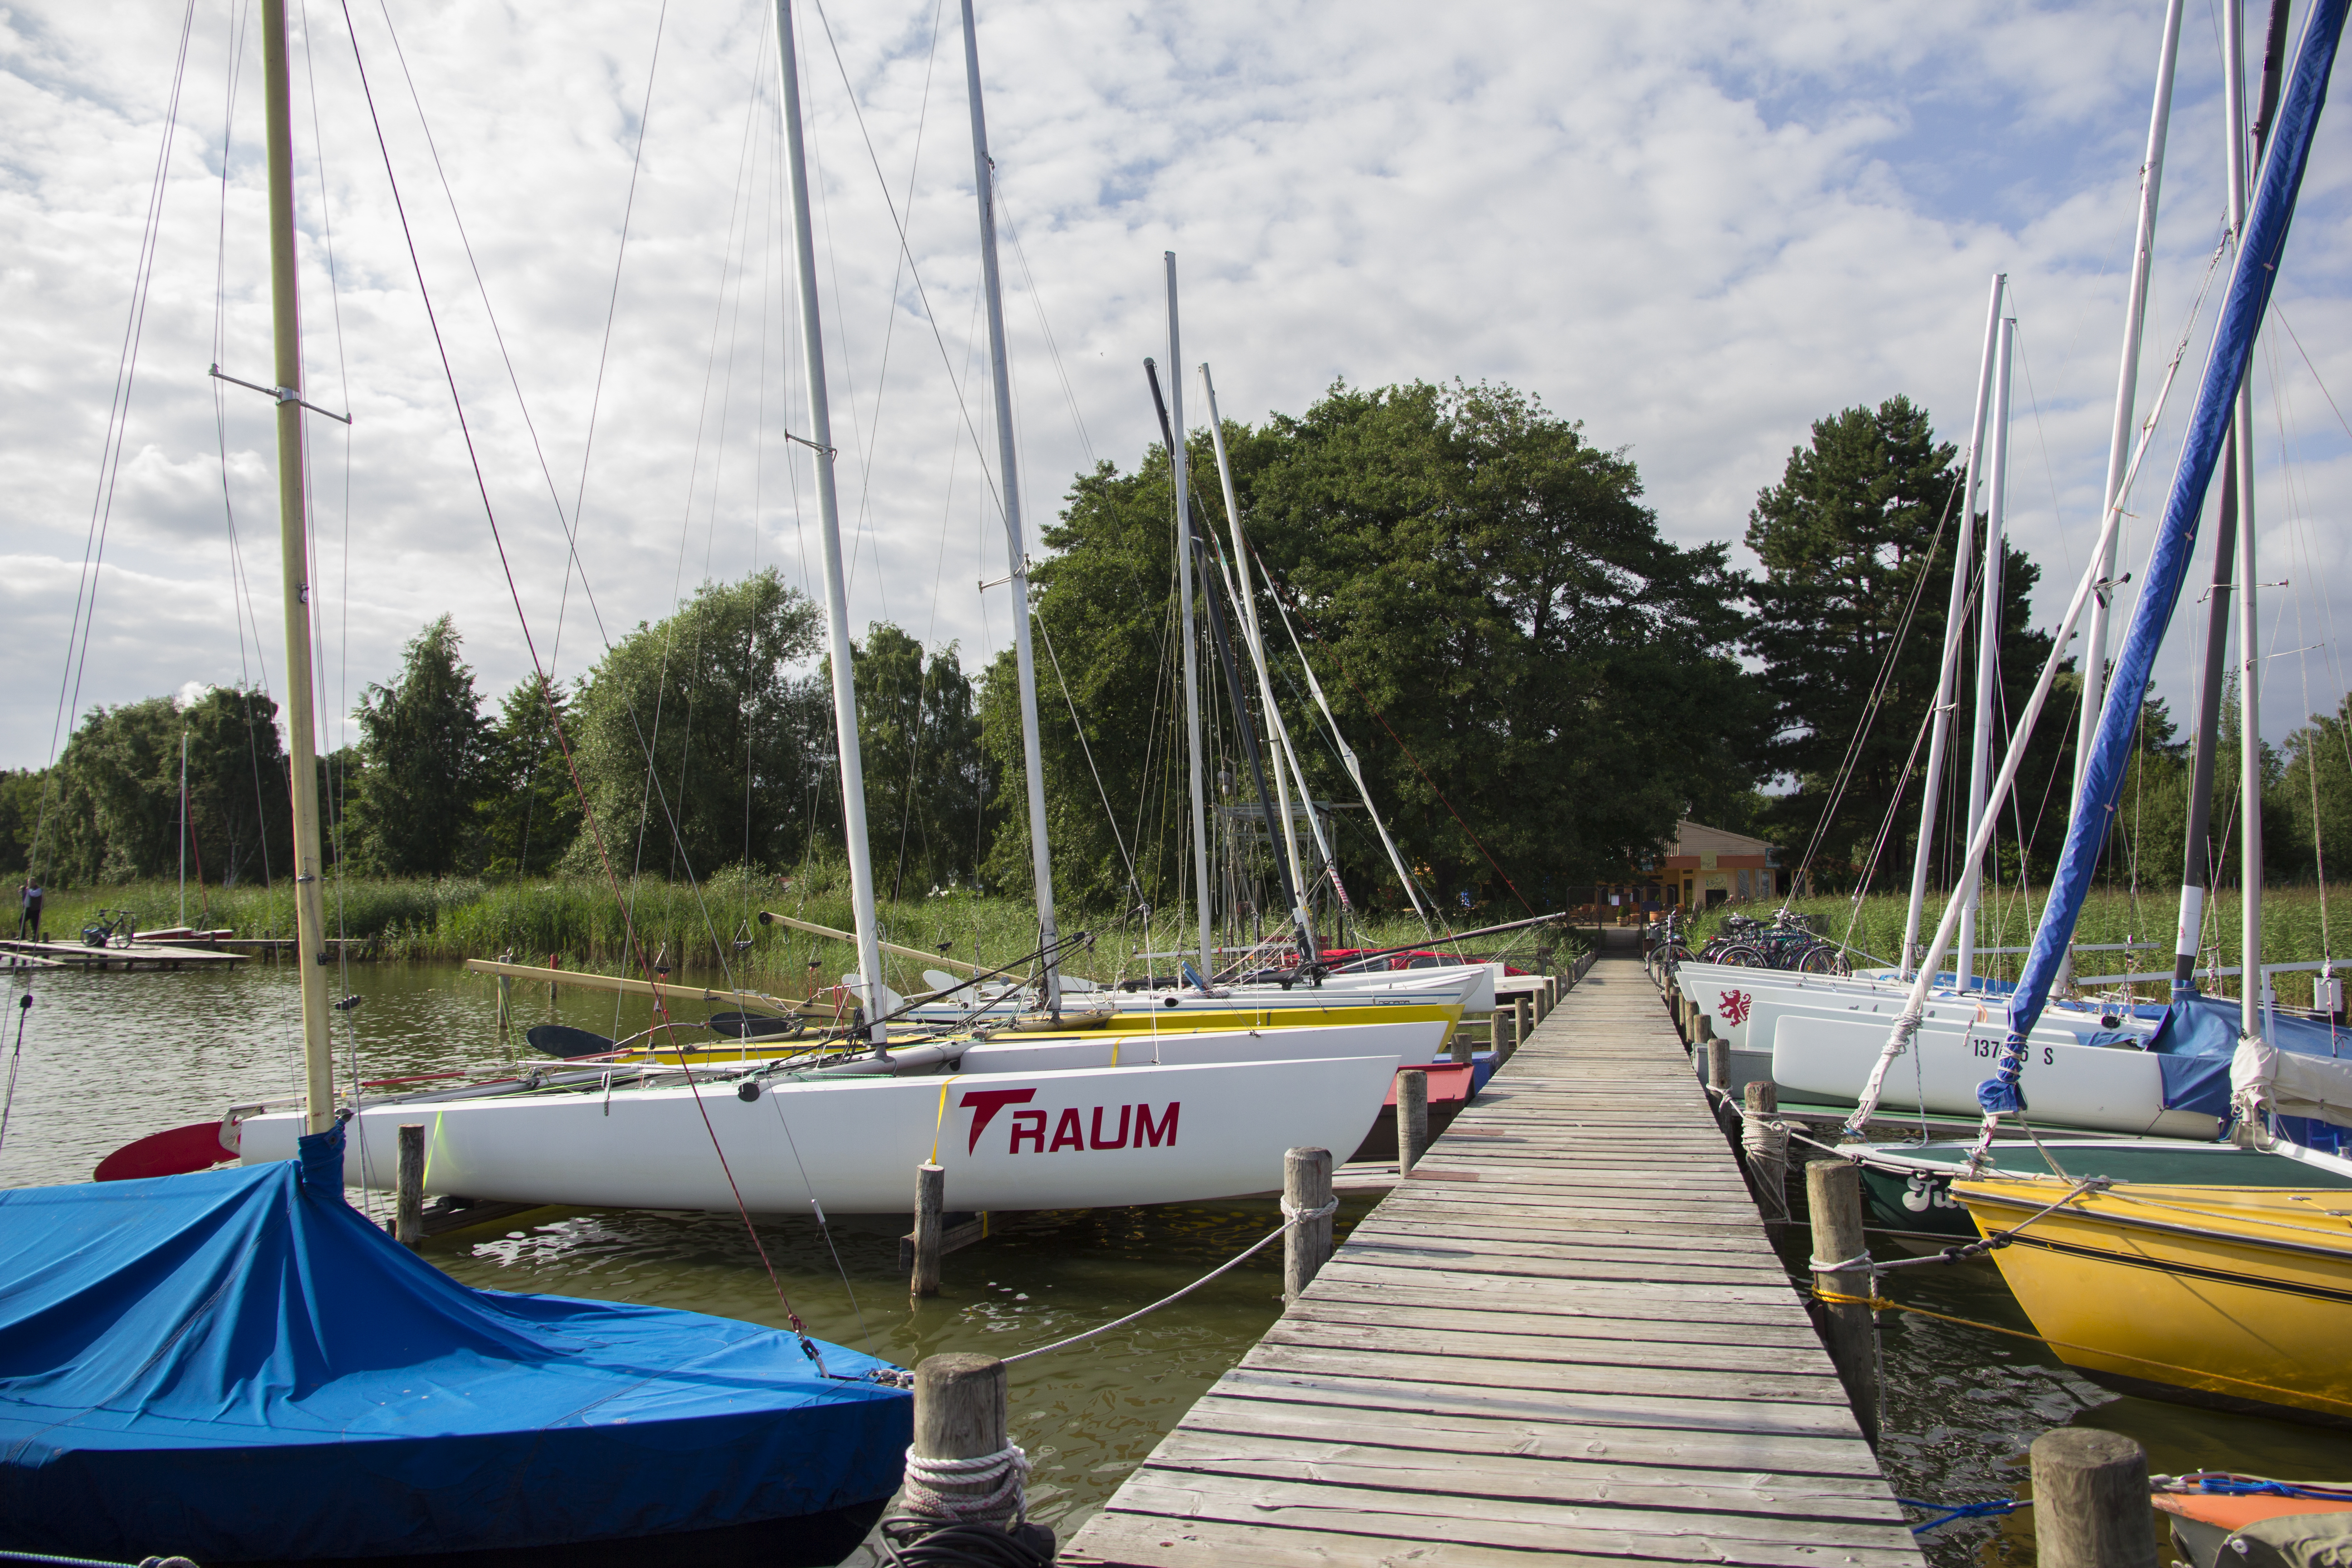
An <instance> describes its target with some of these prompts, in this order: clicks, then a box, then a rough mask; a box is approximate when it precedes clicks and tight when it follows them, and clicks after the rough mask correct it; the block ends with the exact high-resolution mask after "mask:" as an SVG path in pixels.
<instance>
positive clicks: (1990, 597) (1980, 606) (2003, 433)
mask: <svg viewBox="0 0 2352 1568" xmlns="http://www.w3.org/2000/svg"><path fill="white" fill-rule="evenodd" d="M2016 336H2017V322H2016V321H2013V320H2012V319H2011V318H2010V317H2007V316H2003V317H2002V318H2001V319H2000V349H1999V352H1998V353H1996V354H1995V356H1994V360H1993V373H1992V420H1991V428H1990V432H1989V434H1990V440H1991V443H1992V463H1991V466H1990V468H1989V470H1988V471H1987V473H1986V476H1985V538H1984V565H1983V566H1982V567H1981V568H1980V569H1979V571H1978V574H1977V584H1978V587H1977V689H1976V696H1977V721H1976V738H1975V744H1974V746H1973V747H1972V748H1971V750H1970V752H1969V832H1968V836H1969V841H1970V842H1971V843H1973V842H1975V840H1976V837H1977V828H1978V826H1979V824H1981V823H1982V822H1983V821H1984V819H1985V814H1986V807H1985V789H1986V785H1987V784H1988V783H1989V782H1990V775H1991V772H1992V745H1993V731H1994V728H1995V726H1996V724H1997V723H1998V722H1999V721H1997V720H1996V719H1995V718H1994V717H1993V693H1994V690H1995V689H1996V688H1997V687H1998V686H1999V685H2000V577H2001V570H2000V569H2001V553H2002V547H2003V541H2002V539H2001V524H2002V522H2003V521H2004V520H2005V517H2006V515H2007V512H2008V498H2009V361H2010V352H2011V345H2012V344H2013V343H2014V342H2015V341H2016ZM1976 873H1977V868H1973V867H1972V868H1970V874H1969V879H1968V885H1969V897H1968V912H1967V914H1966V915H1965V916H1964V917H1963V919H1962V921H1961V922H1960V940H1959V945H1958V951H1957V952H1956V954H1955V956H1954V958H1953V961H1952V967H1953V972H1954V973H1953V978H1954V979H1955V980H1956V981H1957V982H1958V984H1959V988H1960V989H1961V990H1962V991H1968V990H1971V989H1973V988H1974V986H1975V984H1976V960H1977V908H1978V904H1979V900H1981V898H1982V896H1983V890H1984V879H1983V878H1982V877H1981V876H1979V875H1978V874H1976Z"/></svg>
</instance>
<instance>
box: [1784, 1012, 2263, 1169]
mask: <svg viewBox="0 0 2352 1568" xmlns="http://www.w3.org/2000/svg"><path fill="white" fill-rule="evenodd" d="M1892 1023H1893V1017H1892V1015H1891V1014H1890V1015H1889V1016H1885V1017H1880V1016H1869V1015H1864V1016H1844V1017H1832V1016H1822V1015H1812V1016H1808V1015H1804V1014H1800V1013H1792V1012H1791V1013H1782V1014H1781V1015H1780V1016H1779V1017H1778V1019H1777V1021H1776V1022H1775V1023H1774V1025H1773V1033H1772V1077H1773V1079H1774V1081H1775V1082H1777V1083H1779V1084H1780V1089H1781V1091H1782V1092H1783V1093H1785V1094H1789V1095H1791V1096H1795V1097H1799V1098H1801V1099H1806V1100H1826V1101H1828V1102H1830V1103H1832V1104H1841V1105H1851V1104H1853V1103H1854V1099H1855V1096H1857V1095H1858V1094H1859V1093H1860V1092H1861V1090H1862V1086H1863V1084H1864V1081H1865V1080H1867V1079H1868V1078H1869V1077H1870V1070H1871V1068H1873V1067H1874V1066H1876V1065H1877V1062H1878V1056H1879V1052H1880V1051H1881V1050H1882V1049H1884V1048H1885V1044H1886V1034H1887V1029H1888V1027H1889V1026H1890V1025H1891V1024H1892ZM2008 1036H2009V1022H2008V1020H2007V1018H2006V1017H2004V1016H2001V1015H2000V1014H1998V1013H1995V1014H1992V1015H1991V1016H1990V1017H1989V1018H1988V1019H1987V1020H1986V1021H1985V1022H1983V1023H1980V1024H1978V1023H1963V1022H1958V1021H1953V1022H1945V1021H1941V1020H1931V1021H1929V1022H1927V1023H1923V1024H1922V1025H1920V1026H1919V1032H1918V1033H1917V1034H1916V1035H1914V1036H1913V1037H1912V1038H1911V1043H1910V1045H1909V1046H1908V1047H1906V1049H1905V1052H1904V1054H1903V1055H1902V1056H1900V1057H1897V1058H1895V1063H1894V1065H1893V1066H1892V1067H1890V1068H1888V1069H1887V1073H1886V1081H1885V1087H1884V1089H1883V1090H1882V1091H1881V1093H1880V1097H1879V1102H1878V1107H1879V1114H1880V1116H1882V1117H1883V1118H1885V1119H1887V1120H1900V1119H1901V1118H1903V1117H1905V1116H1915V1115H1920V1114H1926V1115H1930V1116H1975V1115H1977V1114H1979V1108H1978V1105H1977V1085H1979V1084H1980V1083H1982V1082H1983V1081H1984V1080H1985V1079H1989V1078H1990V1077H1991V1076H1992V1074H1993V1068H1995V1066H1996V1065H1998V1061H1999V1056H2000V1045H2001V1042H2002V1041H2003V1040H2005V1039H2006V1038H2008ZM2028 1048H2029V1053H2030V1055H2029V1059H2028V1060H2027V1062H2026V1065H2025V1073H2024V1077H2023V1079H2021V1088H2022V1089H2024V1092H2025V1099H2026V1106H2027V1115H2028V1117H2029V1118H2030V1119H2031V1120H2032V1121H2033V1122H2034V1123H2035V1124H2036V1125H2038V1126H2044V1127H2050V1126H2063V1127H2080V1128H2085V1129H2089V1130H2091V1131H2102V1132H2132V1133H2144V1134H2149V1135H2153V1136H2158V1137H2166V1138H2211V1137H2213V1136H2215V1135H2216V1134H2217V1133H2218V1132H2219V1131H2220V1128H2219V1126H2218V1124H2217V1123H2216V1122H2215V1121H2214V1119H2213V1118H2212V1117H2210V1116H2206V1115H2202V1114H2200V1113H2198V1112H2195V1111H2189V1110H2166V1109H2165V1107H2164V1077H2163V1071H2162V1069H2161V1068H2159V1067H2158V1065H2157V1058H2155V1057H2154V1056H2152V1055H2150V1054H2148V1053H2147V1052H2146V1051H2139V1050H2135V1049H2133V1048H2132V1047H2129V1046H2122V1045H2117V1046H2085V1045H2083V1044H2080V1043H2079V1042H2078V1041H2077V1040H2076V1039H2075V1037H2074V1036H2072V1035H2067V1036H2065V1037H2064V1038H2063V1040H2062V1039H2059V1038H2056V1037H2045V1036H2044V1034H2043V1032H2042V1030H2041V1029H2039V1028H2037V1029H2036V1030H2035V1031H2034V1034H2033V1037H2032V1040H2031V1042H2030V1043H2029V1047H2028Z"/></svg>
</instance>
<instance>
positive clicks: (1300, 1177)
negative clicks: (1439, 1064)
mask: <svg viewBox="0 0 2352 1568" xmlns="http://www.w3.org/2000/svg"><path fill="white" fill-rule="evenodd" d="M1415 1076H1419V1075H1415ZM1423 1081H1424V1082H1426V1081H1427V1080H1426V1079H1423ZM1330 1201H1331V1151H1330V1150H1328V1149H1289V1150H1285V1151H1284V1152H1283V1156H1282V1214H1283V1217H1284V1218H1285V1219H1291V1218H1295V1217H1297V1215H1305V1214H1313V1213H1314V1212H1315V1211H1316V1210H1317V1209H1319V1208H1322V1207H1324V1206H1326V1205H1328V1204H1329V1203H1330ZM1330 1256H1331V1216H1330V1215H1323V1216H1321V1217H1320V1218H1318V1219H1306V1220H1300V1221H1299V1222H1298V1223H1297V1224H1296V1225H1294V1226H1291V1227H1290V1229H1289V1230H1288V1231H1286V1232H1285V1233H1284V1235H1283V1237H1282V1299H1283V1300H1286V1301H1296V1300H1298V1297H1299V1293H1300V1292H1301V1291H1303V1290H1305V1289H1307V1286H1309V1285H1311V1284H1313V1283H1314V1282H1315V1276H1316V1274H1317V1273H1318V1271H1319V1270H1320V1269H1321V1268H1322V1267H1323V1265H1324V1263H1325V1262H1326V1261H1327V1260H1328V1258H1330Z"/></svg>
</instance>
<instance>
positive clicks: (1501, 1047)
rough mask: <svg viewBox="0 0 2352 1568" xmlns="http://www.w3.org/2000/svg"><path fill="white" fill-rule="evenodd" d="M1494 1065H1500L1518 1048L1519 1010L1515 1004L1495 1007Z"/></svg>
mask: <svg viewBox="0 0 2352 1568" xmlns="http://www.w3.org/2000/svg"><path fill="white" fill-rule="evenodd" d="M1493 1028H1494V1033H1495V1065H1496V1067H1501V1066H1502V1065H1503V1064H1504V1063H1505V1062H1507V1061H1509V1060H1510V1059H1511V1053H1512V1052H1513V1051H1516V1050H1517V1049H1518V1048H1519V1010H1518V1008H1517V1007H1515V1006H1509V1005H1499V1004H1498V1005H1496V1008H1495V1022H1494V1025H1493Z"/></svg>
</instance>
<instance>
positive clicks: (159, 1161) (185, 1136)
mask: <svg viewBox="0 0 2352 1568" xmlns="http://www.w3.org/2000/svg"><path fill="white" fill-rule="evenodd" d="M220 1131H221V1127H220V1123H219V1122H218V1121H192V1122H190V1123H189V1124H188V1125H187V1126H185V1127H174V1128H173V1129H172V1130H171V1131H168V1132H150V1133H149V1134H148V1135H147V1136H146V1137H144V1138H142V1139H140V1140H139V1141H138V1142H135V1143H125V1144H124V1145H123V1146H122V1147H121V1148H120V1149H117V1150H116V1151H115V1152H113V1153H111V1154H109V1155H108V1156H107V1157H106V1158H105V1159H103V1160H100V1162H99V1163H98V1169H97V1170H96V1171H94V1172H92V1173H90V1174H91V1176H92V1178H93V1179H94V1180H97V1181H100V1182H130V1181H136V1180H138V1179H139V1178H141V1177H142V1176H184V1175H186V1174H188V1173H190V1172H192V1171H209V1170H211V1169H212V1168H213V1167H214V1166H215V1165H217V1164H219V1163H222V1162H223V1161H226V1160H234V1159H236V1152H235V1151H234V1150H229V1149H224V1148H222V1147H221V1141H220Z"/></svg>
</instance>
